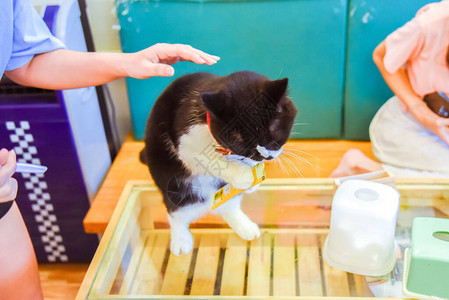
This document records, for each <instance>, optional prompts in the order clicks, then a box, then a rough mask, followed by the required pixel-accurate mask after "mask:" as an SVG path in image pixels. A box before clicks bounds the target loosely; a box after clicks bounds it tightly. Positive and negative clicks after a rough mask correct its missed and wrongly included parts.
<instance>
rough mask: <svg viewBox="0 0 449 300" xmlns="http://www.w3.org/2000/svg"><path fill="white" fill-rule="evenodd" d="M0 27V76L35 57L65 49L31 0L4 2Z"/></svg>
mask: <svg viewBox="0 0 449 300" xmlns="http://www.w3.org/2000/svg"><path fill="white" fill-rule="evenodd" d="M13 16H14V19H13ZM0 28H1V33H0V45H1V47H0V75H3V72H4V71H5V70H6V71H10V70H14V69H17V68H19V67H21V66H23V65H25V64H26V63H28V62H29V61H30V60H31V58H32V57H33V56H34V55H35V54H38V53H43V52H48V51H52V50H55V49H59V48H64V44H63V43H62V42H60V41H59V40H58V39H56V38H55V37H53V36H52V35H51V33H50V31H49V29H48V28H47V26H46V25H45V23H44V22H42V18H41V17H40V16H39V15H38V14H37V12H36V10H35V9H34V7H33V6H32V5H31V3H30V1H29V0H5V1H2V9H1V10H0Z"/></svg>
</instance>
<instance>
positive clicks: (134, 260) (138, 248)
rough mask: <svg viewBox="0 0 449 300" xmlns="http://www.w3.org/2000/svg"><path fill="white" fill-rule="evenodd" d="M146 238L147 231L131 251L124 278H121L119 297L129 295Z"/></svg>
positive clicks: (141, 235)
mask: <svg viewBox="0 0 449 300" xmlns="http://www.w3.org/2000/svg"><path fill="white" fill-rule="evenodd" d="M147 238H148V231H145V232H142V233H141V234H140V238H139V239H138V240H137V243H136V245H135V247H134V249H133V251H132V257H131V261H130V262H129V265H128V269H127V270H126V273H125V277H124V278H123V282H122V286H121V287H120V292H119V294H120V295H126V294H130V293H131V291H132V286H133V284H134V279H135V277H136V275H137V269H138V267H139V265H140V263H141V258H142V252H143V249H144V248H145V243H146V241H147Z"/></svg>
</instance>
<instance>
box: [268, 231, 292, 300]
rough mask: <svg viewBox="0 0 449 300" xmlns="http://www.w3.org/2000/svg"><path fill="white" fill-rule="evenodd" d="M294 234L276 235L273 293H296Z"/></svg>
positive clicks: (282, 294)
mask: <svg viewBox="0 0 449 300" xmlns="http://www.w3.org/2000/svg"><path fill="white" fill-rule="evenodd" d="M295 273H296V270H295V236H294V235H290V234H289V235H276V236H275V237H274V249H273V295H274V296H295V295H296V275H295Z"/></svg>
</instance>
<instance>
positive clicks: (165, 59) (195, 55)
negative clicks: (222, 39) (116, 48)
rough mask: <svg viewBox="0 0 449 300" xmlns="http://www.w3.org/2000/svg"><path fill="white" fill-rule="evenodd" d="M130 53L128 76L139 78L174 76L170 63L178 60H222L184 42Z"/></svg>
mask: <svg viewBox="0 0 449 300" xmlns="http://www.w3.org/2000/svg"><path fill="white" fill-rule="evenodd" d="M130 55H131V56H130V57H131V61H130V62H129V63H128V64H126V68H127V69H128V70H127V73H128V76H130V77H134V78H137V79H144V78H149V77H153V76H164V77H167V76H173V74H174V73H175V70H174V69H173V67H171V66H170V65H174V64H176V63H177V62H178V61H191V62H194V63H196V64H206V65H213V64H215V63H216V62H217V61H218V60H220V57H218V56H215V55H210V54H207V53H204V52H202V51H200V50H198V49H195V48H193V47H192V46H189V45H183V44H156V45H153V46H151V47H149V48H146V49H144V50H141V51H139V52H136V53H131V54H130Z"/></svg>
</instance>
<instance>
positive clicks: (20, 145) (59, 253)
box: [6, 121, 68, 262]
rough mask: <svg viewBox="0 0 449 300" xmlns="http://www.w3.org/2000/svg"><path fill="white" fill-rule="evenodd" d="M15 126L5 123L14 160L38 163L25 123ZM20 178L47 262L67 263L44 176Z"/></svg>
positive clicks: (27, 175)
mask: <svg viewBox="0 0 449 300" xmlns="http://www.w3.org/2000/svg"><path fill="white" fill-rule="evenodd" d="M18 123H19V124H18V125H19V126H17V124H16V123H15V122H12V121H9V122H6V128H7V130H8V131H11V134H10V136H9V137H10V140H11V142H12V143H13V144H14V145H15V147H14V151H15V152H16V154H17V161H18V162H23V163H32V164H40V163H41V162H40V159H39V158H38V157H37V149H36V147H35V146H33V145H32V144H33V142H34V137H33V135H32V134H31V133H30V132H29V130H30V124H29V122H28V121H20V122H18ZM22 177H23V178H24V180H25V188H26V189H27V190H29V191H30V192H29V193H28V199H29V200H30V201H31V202H32V204H31V209H32V211H33V212H34V213H35V215H34V219H35V221H36V222H37V224H38V230H39V232H40V233H41V240H42V242H43V243H44V250H45V253H46V254H47V259H48V261H50V262H56V261H61V262H66V261H68V256H67V254H66V248H65V246H64V244H63V240H62V236H61V234H60V228H59V225H58V223H57V218H56V215H55V213H54V207H53V205H52V204H51V196H50V193H48V192H47V190H48V186H47V182H46V181H45V175H44V174H30V173H22Z"/></svg>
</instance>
